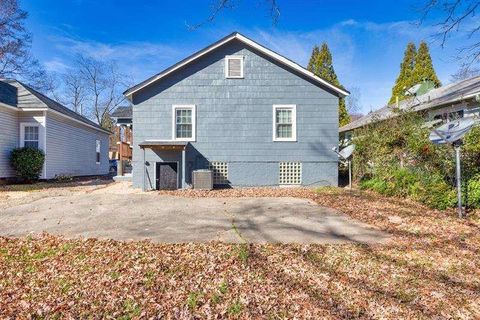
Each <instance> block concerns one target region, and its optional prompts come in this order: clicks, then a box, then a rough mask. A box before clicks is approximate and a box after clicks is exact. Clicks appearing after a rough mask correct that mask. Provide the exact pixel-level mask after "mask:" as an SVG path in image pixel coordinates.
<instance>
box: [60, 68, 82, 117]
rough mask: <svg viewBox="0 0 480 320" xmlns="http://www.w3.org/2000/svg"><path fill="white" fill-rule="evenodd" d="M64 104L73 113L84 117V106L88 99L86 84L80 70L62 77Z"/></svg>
mask: <svg viewBox="0 0 480 320" xmlns="http://www.w3.org/2000/svg"><path fill="white" fill-rule="evenodd" d="M62 78H63V85H64V87H63V94H64V96H65V98H64V99H62V100H63V102H64V104H65V105H67V106H68V107H70V108H71V109H72V110H73V111H75V112H77V113H79V114H81V115H83V114H84V110H83V107H84V104H85V100H86V98H87V92H86V84H85V81H84V79H83V78H82V74H81V73H80V72H79V70H70V71H68V72H67V73H66V74H64V75H63V76H62Z"/></svg>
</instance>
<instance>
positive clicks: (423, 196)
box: [409, 174, 457, 210]
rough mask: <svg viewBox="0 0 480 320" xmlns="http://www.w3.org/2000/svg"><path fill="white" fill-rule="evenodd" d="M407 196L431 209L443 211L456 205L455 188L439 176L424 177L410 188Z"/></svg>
mask: <svg viewBox="0 0 480 320" xmlns="http://www.w3.org/2000/svg"><path fill="white" fill-rule="evenodd" d="M409 196H410V198H411V199H412V200H415V201H418V202H421V203H423V204H425V205H427V206H429V207H431V208H435V209H440V210H445V209H447V208H451V207H453V206H455V205H456V204H457V193H456V191H455V188H454V187H452V186H451V185H449V184H448V183H447V182H445V180H444V179H443V177H442V176H440V175H426V174H424V175H423V176H421V177H420V179H419V181H418V182H416V183H415V184H413V185H412V186H411V187H410V192H409Z"/></svg>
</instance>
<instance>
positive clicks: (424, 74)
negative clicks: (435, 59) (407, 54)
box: [412, 41, 442, 88]
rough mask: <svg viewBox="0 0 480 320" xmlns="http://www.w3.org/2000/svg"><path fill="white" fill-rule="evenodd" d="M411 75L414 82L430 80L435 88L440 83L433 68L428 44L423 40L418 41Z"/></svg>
mask: <svg viewBox="0 0 480 320" xmlns="http://www.w3.org/2000/svg"><path fill="white" fill-rule="evenodd" d="M412 77H413V80H414V82H415V83H420V82H422V81H432V82H433V84H434V86H435V88H438V87H440V86H441V85H442V83H441V82H440V80H439V79H438V77H437V74H436V73H435V69H433V63H432V57H431V56H430V52H429V50H428V45H427V44H426V43H425V41H422V42H420V46H419V47H418V51H417V56H416V57H415V67H414V68H413V74H412Z"/></svg>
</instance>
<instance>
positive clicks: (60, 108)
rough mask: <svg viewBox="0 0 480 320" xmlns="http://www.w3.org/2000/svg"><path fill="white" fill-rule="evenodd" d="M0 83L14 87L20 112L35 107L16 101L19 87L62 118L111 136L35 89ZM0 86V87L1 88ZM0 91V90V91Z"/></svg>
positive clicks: (22, 85)
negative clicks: (75, 121)
mask: <svg viewBox="0 0 480 320" xmlns="http://www.w3.org/2000/svg"><path fill="white" fill-rule="evenodd" d="M0 83H2V85H1V86H3V84H7V85H10V86H14V87H15V89H16V90H15V99H16V100H17V102H16V105H15V106H16V107H17V108H20V109H22V110H28V109H32V108H35V107H36V105H35V104H32V103H25V102H23V101H24V99H18V98H17V96H18V87H19V86H21V87H23V88H24V89H25V90H27V91H28V92H29V93H31V94H32V95H34V96H35V97H36V98H37V99H39V100H40V101H41V102H42V103H43V104H44V105H45V106H46V107H47V108H48V109H51V110H53V111H56V112H58V113H60V114H62V115H64V116H67V117H69V118H72V119H74V120H77V121H79V122H81V123H84V124H86V125H88V126H90V127H93V128H95V129H97V130H99V131H103V132H105V133H108V134H111V132H110V131H108V130H106V129H104V128H102V127H101V126H99V125H98V124H96V123H95V122H93V121H91V120H89V119H87V118H85V117H84V116H82V115H80V114H78V113H76V112H75V111H73V110H70V109H69V108H67V107H65V106H64V105H62V104H60V103H58V102H56V101H54V100H52V99H50V98H48V97H47V96H45V95H43V94H41V93H40V92H38V91H36V90H35V89H33V88H31V87H29V86H28V85H26V84H24V83H22V82H20V81H18V80H0ZM1 86H0V87H1ZM0 90H1V89H0Z"/></svg>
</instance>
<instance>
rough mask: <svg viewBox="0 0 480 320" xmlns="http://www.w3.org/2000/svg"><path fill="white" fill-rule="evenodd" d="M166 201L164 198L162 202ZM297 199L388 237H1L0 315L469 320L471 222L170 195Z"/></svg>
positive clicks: (421, 213)
mask: <svg viewBox="0 0 480 320" xmlns="http://www.w3.org/2000/svg"><path fill="white" fill-rule="evenodd" d="M170 193H172V192H170ZM173 193H174V194H176V195H179V196H195V197H205V196H210V197H231V196H249V197H250V196H258V197H260V196H261V197H264V196H275V197H276V196H286V197H302V198H308V199H312V200H314V201H316V202H317V203H319V204H321V205H324V206H329V207H333V208H336V209H338V210H340V211H342V212H344V213H346V214H348V215H350V216H351V217H353V218H356V219H359V220H361V221H364V222H368V223H370V224H372V225H374V226H376V227H377V228H379V229H382V230H386V231H388V232H390V233H391V234H392V235H393V241H391V242H390V243H389V244H387V245H377V246H366V245H360V244H350V245H229V244H221V243H208V244H184V245H163V244H152V243H149V242H119V241H99V240H94V239H89V240H64V239H61V238H58V237H52V236H49V235H42V236H38V237H33V238H23V239H11V238H0V315H1V316H2V317H7V318H8V317H12V318H14V317H19V318H27V317H34V318H35V317H47V318H53V317H55V316H61V317H65V318H69V317H74V318H83V317H88V316H93V317H99V318H101V317H105V318H121V317H123V318H124V319H129V318H162V317H164V318H171V319H191V318H209V319H223V318H267V319H283V318H311V319H318V318H345V319H352V318H382V319H385V318H387V319H398V318H410V319H418V318H437V319H443V318H445V319H446V318H463V319H475V318H479V317H480V271H479V268H478V266H479V265H480V255H479V252H478V251H479V246H480V236H479V234H478V231H479V223H478V220H477V219H473V218H470V219H467V220H459V219H457V218H455V214H454V212H438V211H432V210H429V209H427V208H425V207H422V206H419V205H417V204H415V203H411V202H406V201H403V200H400V199H391V198H384V197H379V196H377V195H374V194H371V193H364V192H359V191H344V190H339V189H324V190H322V191H320V192H319V193H316V192H314V191H313V190H310V189H303V188H299V189H234V190H219V191H211V192H205V191H202V192H199V191H193V190H190V191H177V192H173Z"/></svg>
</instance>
